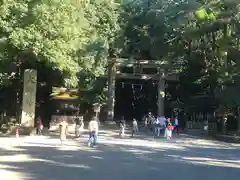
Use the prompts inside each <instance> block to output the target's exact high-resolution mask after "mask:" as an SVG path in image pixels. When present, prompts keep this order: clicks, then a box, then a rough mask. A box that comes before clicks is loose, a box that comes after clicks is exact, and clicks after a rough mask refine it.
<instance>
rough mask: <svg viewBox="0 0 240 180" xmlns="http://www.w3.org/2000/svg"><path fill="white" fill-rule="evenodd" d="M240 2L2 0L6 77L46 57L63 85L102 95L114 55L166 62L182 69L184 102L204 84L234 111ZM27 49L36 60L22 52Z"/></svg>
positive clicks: (0, 62) (0, 56)
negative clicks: (104, 76)
mask: <svg viewBox="0 0 240 180" xmlns="http://www.w3.org/2000/svg"><path fill="white" fill-rule="evenodd" d="M238 7H239V2H238V1H237V0H231V1H229V0H148V1H144V0H128V1H126V0H122V1H117V0H116V1H114V0H90V1H79V0H52V1H48V0H39V1H36V0H3V1H2V4H1V7H0V44H1V45H0V70H1V74H0V80H1V82H5V80H7V79H9V78H10V79H11V78H14V76H15V72H16V71H17V67H18V65H19V63H21V62H22V63H24V61H30V62H31V61H40V62H43V63H44V64H46V65H47V66H50V67H52V69H58V70H59V71H60V72H61V73H62V76H63V77H64V79H65V85H67V86H76V85H79V87H81V88H88V89H89V88H94V89H95V91H94V92H97V93H98V94H99V93H101V91H102V89H103V87H104V85H103V84H104V83H103V82H101V83H100V84H96V80H97V77H99V76H100V75H102V74H104V72H105V71H106V65H107V59H108V58H109V57H111V56H121V57H134V58H138V59H154V60H164V61H168V62H169V63H170V64H171V65H172V66H171V67H174V68H178V70H179V72H181V73H180V78H181V85H180V87H179V91H178V92H180V93H179V96H181V98H182V99H183V100H184V99H186V98H187V97H188V96H189V95H191V94H194V93H196V92H197V91H198V90H196V91H194V92H192V91H193V90H192V89H191V88H190V84H192V83H198V84H201V86H202V89H201V91H204V92H205V93H206V94H215V95H217V96H218V97H219V98H220V100H221V101H222V104H223V105H224V107H225V108H224V109H225V110H229V109H232V108H233V107H237V106H239V105H240V100H239V99H238V97H237V92H238V89H239V84H240V81H239V80H240V78H239V65H240V63H239V61H238V57H239V55H240V44H239V43H240V31H239V30H240V24H239V8H238ZM26 52H27V53H30V54H32V55H34V57H35V58H32V59H31V58H20V57H22V56H21V54H22V53H26ZM179 64H180V65H181V66H179ZM79 77H80V78H79ZM226 94H227V95H226ZM226 108H227V109H226Z"/></svg>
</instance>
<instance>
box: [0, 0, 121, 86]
mask: <svg viewBox="0 0 240 180" xmlns="http://www.w3.org/2000/svg"><path fill="white" fill-rule="evenodd" d="M116 8H117V4H115V3H114V2H112V1H107V0H97V1H92V2H91V3H89V2H87V1H78V0H64V1H63V0H53V1H48V0H39V1H35V0H6V1H3V2H2V5H1V7H0V37H1V38H5V42H3V43H2V44H1V52H0V55H1V63H5V62H6V61H8V65H9V64H11V62H12V61H13V59H14V58H13V57H15V59H16V60H18V58H19V54H21V53H26V52H28V53H31V54H34V55H35V56H36V60H37V61H42V62H44V63H46V64H47V65H50V66H52V68H53V69H59V70H60V71H61V72H62V73H63V75H64V78H65V84H66V85H67V86H76V85H77V83H78V80H77V76H76V75H77V73H78V72H81V71H84V72H86V73H90V74H93V75H96V76H97V75H100V74H102V73H103V71H104V69H103V67H105V65H106V58H107V56H108V48H109V43H111V42H112V41H113V36H114V33H115V31H117V29H118V25H117V23H116V21H117V16H118V13H117V11H116ZM24 60H26V59H24ZM32 61H33V60H32ZM5 64H6V63H5ZM4 70H5V69H4ZM10 71H11V70H10ZM8 73H10V74H11V72H8ZM5 75H7V74H5ZM8 75H9V74H8Z"/></svg>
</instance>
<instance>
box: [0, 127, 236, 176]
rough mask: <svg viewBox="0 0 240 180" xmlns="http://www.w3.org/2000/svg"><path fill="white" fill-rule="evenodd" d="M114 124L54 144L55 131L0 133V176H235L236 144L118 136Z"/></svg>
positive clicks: (178, 138)
mask: <svg viewBox="0 0 240 180" xmlns="http://www.w3.org/2000/svg"><path fill="white" fill-rule="evenodd" d="M117 133H118V131H117V130H116V129H113V130H112V129H104V130H102V131H101V132H100V136H99V138H98V145H97V147H95V148H89V147H87V146H86V145H87V134H85V135H84V136H83V137H81V138H79V139H73V138H71V137H70V138H69V139H68V140H67V141H66V142H65V143H64V144H63V145H60V142H59V139H58V137H57V136H45V137H44V136H42V137H41V136H32V137H31V136H29V137H20V138H19V139H16V138H0V180H2V179H9V180H67V179H68V180H79V179H81V180H97V179H100V180H135V179H136V180H146V179H151V180H159V179H161V180H193V179H194V180H200V179H201V180H202V179H204V180H212V179H218V180H226V179H239V177H240V145H239V144H230V143H222V142H217V141H213V140H202V139H197V138H194V137H188V136H184V135H182V136H178V137H175V138H173V140H171V141H166V140H164V139H162V138H160V139H157V140H153V139H152V138H149V137H147V136H144V135H142V134H140V135H138V136H137V137H136V138H133V139H132V138H130V137H128V136H127V137H126V138H124V139H120V138H118V136H117Z"/></svg>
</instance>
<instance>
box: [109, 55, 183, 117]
mask: <svg viewBox="0 0 240 180" xmlns="http://www.w3.org/2000/svg"><path fill="white" fill-rule="evenodd" d="M121 67H131V68H133V73H122V72H121V69H120V68H121ZM144 68H148V69H149V68H152V69H157V73H155V74H144V73H143V70H144ZM169 69H170V68H169V64H168V63H167V62H163V61H155V60H131V59H111V60H109V61H108V112H107V121H113V117H114V105H115V82H116V79H117V78H121V79H143V80H144V79H145V80H149V79H152V80H157V81H158V116H162V115H164V98H165V81H166V80H168V81H171V80H177V79H178V78H177V75H176V72H174V70H171V72H169V71H168V70H169Z"/></svg>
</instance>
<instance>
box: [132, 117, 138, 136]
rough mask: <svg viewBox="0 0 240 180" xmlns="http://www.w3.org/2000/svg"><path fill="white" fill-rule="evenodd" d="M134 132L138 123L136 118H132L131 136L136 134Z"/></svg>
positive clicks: (136, 130)
mask: <svg viewBox="0 0 240 180" xmlns="http://www.w3.org/2000/svg"><path fill="white" fill-rule="evenodd" d="M136 132H138V123H137V120H136V119H135V118H134V119H133V122H132V137H134V136H135V135H136Z"/></svg>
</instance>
